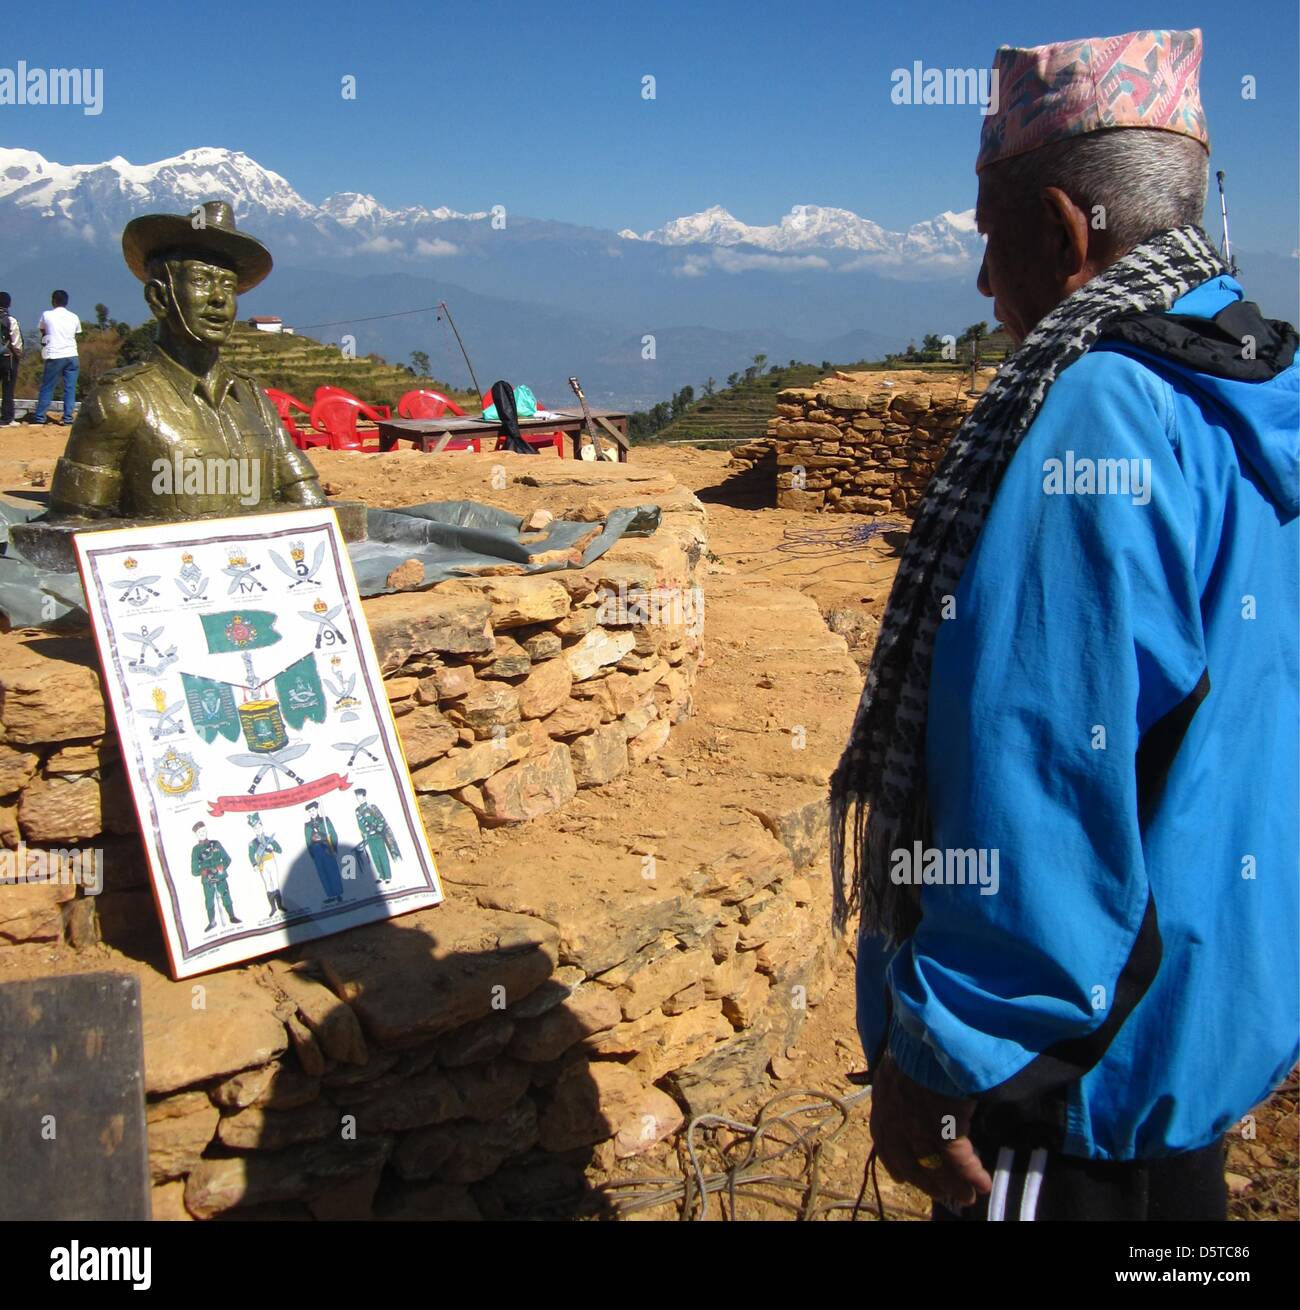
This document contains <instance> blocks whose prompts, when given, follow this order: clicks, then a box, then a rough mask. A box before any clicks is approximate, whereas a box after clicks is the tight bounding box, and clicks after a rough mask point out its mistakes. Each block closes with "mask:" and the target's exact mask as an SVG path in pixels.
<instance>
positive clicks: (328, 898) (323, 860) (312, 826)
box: [302, 801, 343, 905]
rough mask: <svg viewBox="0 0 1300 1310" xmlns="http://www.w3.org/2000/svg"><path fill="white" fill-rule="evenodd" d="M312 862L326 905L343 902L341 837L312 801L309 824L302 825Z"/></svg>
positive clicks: (308, 816) (308, 812) (308, 809)
mask: <svg viewBox="0 0 1300 1310" xmlns="http://www.w3.org/2000/svg"><path fill="white" fill-rule="evenodd" d="M302 835H303V838H304V839H305V840H306V842H307V851H308V854H310V855H311V862H312V863H313V864H314V865H315V866H316V876H317V877H318V878H319V879H320V885H321V887H322V888H323V889H324V891H325V900H324V904H325V905H338V904H340V903H341V902H342V900H343V879H342V876H341V875H340V873H339V835H338V833H337V832H335V831H334V824H333V822H332V821H331V820H330V819H328V818H326V817H325V816H324V815H323V814H322V813H321V812H320V805H319V804H318V803H317V802H316V801H311V802H309V803H308V805H307V822H306V823H304V824H303V825H302Z"/></svg>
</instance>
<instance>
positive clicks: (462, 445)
mask: <svg viewBox="0 0 1300 1310" xmlns="http://www.w3.org/2000/svg"><path fill="white" fill-rule="evenodd" d="M397 413H398V417H399V418H409V419H431V418H441V417H442V416H443V415H444V414H448V413H450V414H455V415H457V416H458V417H460V418H464V417H465V411H464V410H463V409H461V407H460V406H459V405H458V404H456V402H455V401H454V400H448V399H447V397H446V396H444V395H442V394H441V393H440V392H437V391H408V392H406V394H405V395H404V396H402V398H401V399H400V400H399V401H398V402H397ZM407 439H408V440H411V441H414V442H415V444H416V445H417V446H418V447H419V448H420V449H421V450H422V451H424V452H425V454H431V453H432V447H433V446H434V445H435V444H436V443H437V442H438V440H440V438H438V437H436V436H425V437H416V436H411V437H409V438H407ZM482 449H483V439H482V438H481V437H453V438H452V439H451V440H450V441H449V442H447V444H446V445H445V446H444V447H443V450H444V451H447V450H471V451H473V452H474V454H476V455H477V454H479V453H480V452H481V451H482Z"/></svg>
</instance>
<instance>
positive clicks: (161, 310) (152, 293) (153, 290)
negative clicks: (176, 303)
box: [144, 277, 172, 319]
mask: <svg viewBox="0 0 1300 1310" xmlns="http://www.w3.org/2000/svg"><path fill="white" fill-rule="evenodd" d="M144 300H145V304H146V305H148V306H149V308H150V310H152V311H153V316H154V318H157V319H164V318H166V317H167V315H168V314H170V313H171V309H172V297H171V292H170V291H169V290H168V289H167V286H166V284H165V283H163V282H160V281H159V280H158V279H157V278H156V277H155V278H150V280H149V281H148V282H146V283H145V284H144Z"/></svg>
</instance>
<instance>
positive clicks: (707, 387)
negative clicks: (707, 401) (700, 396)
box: [704, 378, 718, 396]
mask: <svg viewBox="0 0 1300 1310" xmlns="http://www.w3.org/2000/svg"><path fill="white" fill-rule="evenodd" d="M717 385H718V384H717V383H716V382H715V381H714V380H713V379H712V378H710V379H709V380H708V381H707V382H706V383H705V384H704V394H705V395H706V396H711V395H713V393H714V391H715V390H716V389H717Z"/></svg>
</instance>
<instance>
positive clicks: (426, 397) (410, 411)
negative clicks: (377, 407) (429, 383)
mask: <svg viewBox="0 0 1300 1310" xmlns="http://www.w3.org/2000/svg"><path fill="white" fill-rule="evenodd" d="M447 413H451V414H456V415H459V417H461V418H464V417H465V411H464V410H463V409H461V407H460V406H459V405H458V404H456V402H455V401H454V400H448V399H447V397H446V396H444V395H442V394H441V393H440V392H437V391H408V392H407V393H406V394H405V395H404V396H403V397H402V398H401V399H400V400H399V401H398V402H397V414H398V417H399V418H441V417H442V416H443V415H444V414H447Z"/></svg>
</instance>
